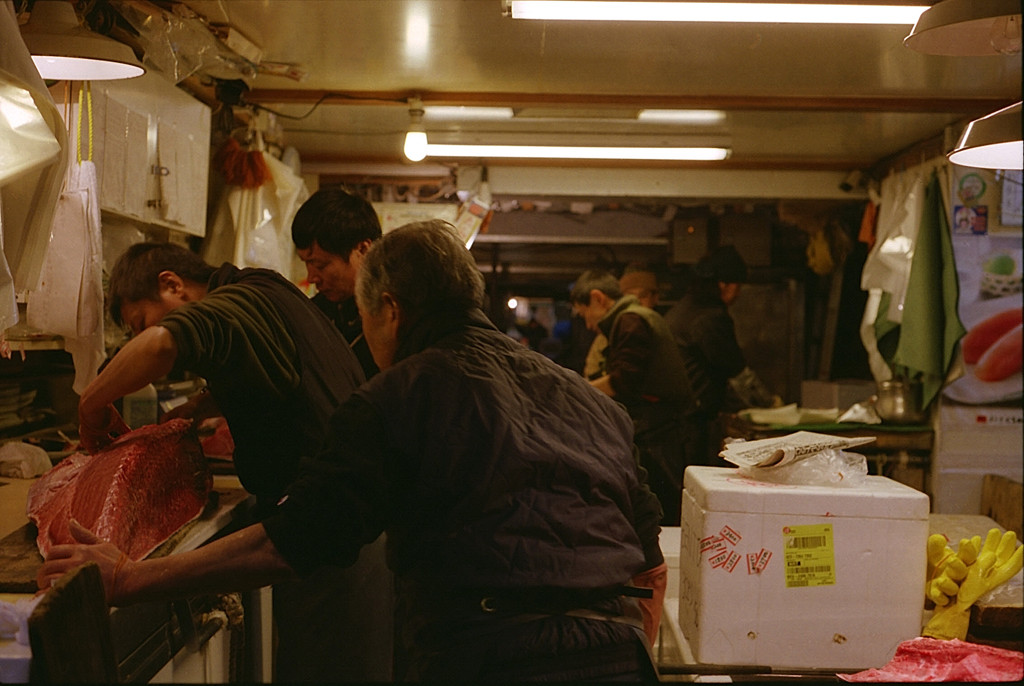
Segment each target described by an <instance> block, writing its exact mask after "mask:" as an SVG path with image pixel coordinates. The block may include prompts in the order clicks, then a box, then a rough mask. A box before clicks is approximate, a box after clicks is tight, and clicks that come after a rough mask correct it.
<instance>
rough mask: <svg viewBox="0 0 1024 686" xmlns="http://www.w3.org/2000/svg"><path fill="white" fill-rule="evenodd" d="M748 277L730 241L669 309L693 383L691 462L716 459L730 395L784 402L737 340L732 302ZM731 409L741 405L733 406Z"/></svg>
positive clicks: (702, 263)
mask: <svg viewBox="0 0 1024 686" xmlns="http://www.w3.org/2000/svg"><path fill="white" fill-rule="evenodd" d="M746 281H747V265H746V263H745V262H744V261H743V258H742V257H741V256H740V254H739V252H738V251H737V250H736V248H735V247H733V246H731V245H723V246H720V247H718V248H716V249H715V250H713V251H712V252H711V253H709V254H708V255H706V256H705V257H703V258H701V259H700V260H699V261H698V262H697V264H696V265H695V266H694V278H693V279H692V280H691V281H690V283H689V285H688V287H687V289H686V292H685V294H684V295H683V297H682V298H681V299H680V300H679V301H678V302H677V303H675V304H674V305H673V306H672V307H671V308H669V310H668V312H666V313H665V322H666V324H668V328H669V330H670V331H671V332H672V335H673V336H674V337H675V339H676V342H677V343H678V344H679V348H680V351H681V352H682V354H683V360H684V361H685V362H686V365H687V372H688V375H689V378H690V382H691V384H692V385H693V391H694V397H695V398H696V401H697V409H696V411H695V412H694V413H692V414H691V415H690V416H689V418H688V421H687V433H688V435H689V439H688V450H689V451H690V454H691V455H690V457H689V461H690V463H691V464H714V459H715V458H714V455H716V454H717V452H718V450H719V447H718V446H717V445H715V444H713V443H717V441H712V436H713V435H717V433H716V431H714V430H713V427H714V426H715V423H716V422H717V421H718V414H719V412H722V411H723V410H726V409H730V405H729V399H730V398H736V399H738V400H739V399H742V400H739V402H740V404H741V405H742V406H743V407H753V406H771V405H773V404H781V400H777V399H776V398H774V397H773V396H772V394H771V393H770V392H769V391H768V390H767V389H766V388H765V386H764V384H763V383H762V382H761V381H760V379H759V378H758V377H757V375H756V374H755V373H754V371H753V370H751V369H750V368H749V367H748V366H747V361H746V357H745V356H744V354H743V350H742V349H741V348H740V344H739V342H738V341H737V340H736V327H735V324H734V323H733V320H732V316H731V315H730V314H729V306H730V305H732V304H733V303H734V302H735V301H736V298H738V297H739V295H740V291H741V289H742V284H744V283H746ZM731 409H732V410H738V409H742V408H741V407H736V406H735V401H734V403H733V406H732V407H731Z"/></svg>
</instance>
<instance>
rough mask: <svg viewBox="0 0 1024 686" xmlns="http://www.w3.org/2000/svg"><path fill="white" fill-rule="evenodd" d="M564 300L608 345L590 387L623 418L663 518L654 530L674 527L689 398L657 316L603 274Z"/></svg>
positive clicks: (589, 276) (583, 280)
mask: <svg viewBox="0 0 1024 686" xmlns="http://www.w3.org/2000/svg"><path fill="white" fill-rule="evenodd" d="M569 300H570V301H571V302H572V303H573V308H574V309H575V311H576V312H577V313H578V314H579V315H580V316H581V317H583V319H584V321H585V322H586V324H587V328H588V329H590V330H592V331H595V332H597V333H599V334H602V335H603V336H604V337H605V339H606V340H607V341H608V343H607V345H606V346H605V348H604V350H603V360H604V364H603V368H602V369H601V372H600V375H599V376H597V377H596V378H594V379H591V381H590V383H591V384H593V385H594V387H595V388H597V389H598V390H600V391H601V392H603V393H605V394H607V395H608V396H610V397H612V398H615V399H616V400H617V401H619V402H621V403H622V404H623V405H625V407H626V409H627V410H628V411H629V414H630V416H631V417H632V418H633V424H634V428H635V431H636V444H637V446H638V447H639V448H640V462H641V464H643V466H644V468H646V469H647V471H648V473H649V474H650V479H651V489H652V490H653V491H654V492H655V493H656V494H657V495H658V499H659V500H660V501H661V506H662V508H664V511H665V517H664V519H663V520H662V523H663V524H664V525H666V526H678V525H679V521H680V510H681V507H682V492H683V470H684V469H685V468H686V466H687V465H686V462H685V459H684V455H685V453H684V449H683V442H684V440H685V434H684V433H683V430H682V427H683V420H684V418H685V416H686V414H687V412H688V411H689V409H690V406H691V404H692V395H691V392H690V383H689V379H688V378H687V375H686V369H685V367H684V365H683V360H682V357H681V356H680V354H679V350H678V349H677V346H676V343H675V340H674V339H673V338H672V334H671V333H670V332H669V330H668V327H667V326H666V325H665V321H664V320H663V319H662V317H661V315H660V314H658V313H657V312H655V311H654V310H652V309H650V308H649V307H644V306H643V305H641V304H640V302H639V301H638V300H637V298H636V296H633V295H623V293H622V290H621V287H620V285H619V281H618V280H617V279H616V278H615V277H614V276H613V275H612V274H610V273H609V272H606V271H603V270H591V271H587V272H584V273H583V274H581V275H580V277H579V278H578V279H576V283H575V284H574V285H573V287H572V291H571V292H570V293H569Z"/></svg>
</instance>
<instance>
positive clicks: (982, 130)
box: [949, 102, 1024, 169]
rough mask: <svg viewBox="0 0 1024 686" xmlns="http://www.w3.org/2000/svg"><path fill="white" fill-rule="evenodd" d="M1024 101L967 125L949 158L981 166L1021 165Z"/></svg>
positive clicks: (1023, 142)
mask: <svg viewBox="0 0 1024 686" xmlns="http://www.w3.org/2000/svg"><path fill="white" fill-rule="evenodd" d="M1020 112H1021V103H1019V102H1018V103H1017V104H1016V105H1010V106H1009V107H1004V108H1003V109H1001V110H998V111H996V112H993V113H992V114H989V115H987V116H984V117H982V118H981V119H975V120H974V121H972V122H971V123H970V124H968V125H967V128H966V129H964V132H963V134H962V135H961V136H960V140H959V141H958V142H957V144H956V147H955V148H954V149H953V152H951V153H949V161H950V162H952V163H953V164H959V165H961V166H963V167H976V168H979V169H1021V168H1022V167H1024V140H1022V139H1021V118H1020Z"/></svg>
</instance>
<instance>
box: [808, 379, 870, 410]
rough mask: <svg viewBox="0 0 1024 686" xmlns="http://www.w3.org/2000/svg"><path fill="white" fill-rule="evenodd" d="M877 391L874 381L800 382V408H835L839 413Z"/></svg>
mask: <svg viewBox="0 0 1024 686" xmlns="http://www.w3.org/2000/svg"><path fill="white" fill-rule="evenodd" d="M876 390H877V387H876V385H875V382H874V381H860V380H857V379H852V380H847V381H814V380H809V381H802V382H801V383H800V407H815V408H819V409H830V408H835V409H837V410H839V411H840V412H842V411H844V410H848V409H849V408H850V407H851V406H853V405H854V404H856V403H859V402H863V401H865V400H867V399H868V398H870V397H871V396H873V395H874V394H875V392H876Z"/></svg>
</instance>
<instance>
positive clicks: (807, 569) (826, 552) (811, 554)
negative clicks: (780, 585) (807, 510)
mask: <svg viewBox="0 0 1024 686" xmlns="http://www.w3.org/2000/svg"><path fill="white" fill-rule="evenodd" d="M782 537H783V546H782V548H783V551H784V554H785V568H786V588H802V587H805V586H834V585H835V583H836V561H835V548H834V547H833V545H832V525H831V524H809V525H805V526H784V527H782Z"/></svg>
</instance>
